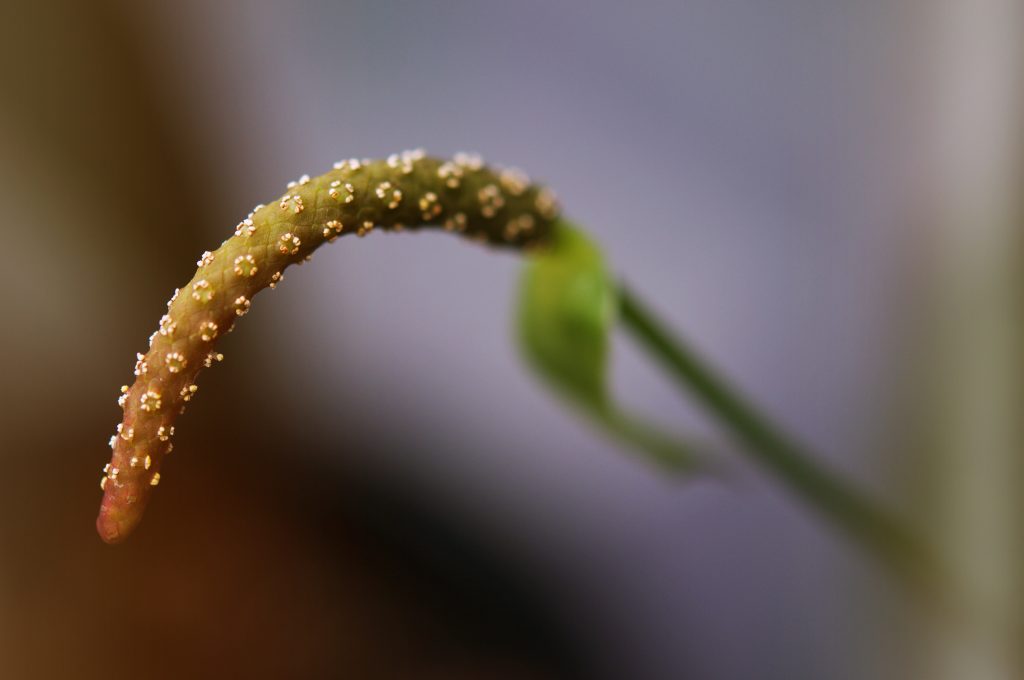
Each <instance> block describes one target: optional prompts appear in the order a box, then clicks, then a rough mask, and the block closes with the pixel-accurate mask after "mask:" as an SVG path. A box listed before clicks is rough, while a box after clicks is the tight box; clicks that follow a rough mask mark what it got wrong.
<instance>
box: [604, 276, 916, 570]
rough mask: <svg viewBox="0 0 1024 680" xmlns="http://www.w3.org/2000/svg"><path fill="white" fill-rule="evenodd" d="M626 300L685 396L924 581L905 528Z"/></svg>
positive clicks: (851, 530)
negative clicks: (697, 401)
mask: <svg viewBox="0 0 1024 680" xmlns="http://www.w3.org/2000/svg"><path fill="white" fill-rule="evenodd" d="M619 300H620V305H621V307H620V312H621V319H622V321H623V322H624V324H625V326H626V328H628V329H629V330H630V331H631V332H632V333H633V335H634V336H635V337H636V339H638V340H639V341H640V343H641V344H642V345H643V346H644V347H645V348H646V349H647V350H648V351H649V352H650V353H651V354H652V355H653V356H654V357H655V358H656V359H657V360H658V361H660V362H661V364H662V365H663V366H665V367H666V368H667V369H669V371H670V372H671V375H672V377H673V378H674V379H675V382H676V385H677V386H678V387H679V388H680V389H682V390H685V391H687V392H690V393H692V394H693V395H695V396H696V397H697V398H698V399H699V400H700V401H701V403H702V404H703V405H704V406H705V407H706V408H707V409H708V410H709V411H710V412H711V413H713V414H714V416H715V417H716V418H717V419H718V420H719V422H720V423H721V424H722V425H724V426H725V427H726V428H727V429H728V430H729V431H730V432H731V433H732V434H733V435H734V436H735V437H736V439H738V440H739V441H740V442H742V443H743V444H744V445H745V448H744V451H745V452H746V453H748V454H749V455H751V456H752V457H753V458H754V459H755V460H756V461H757V462H758V463H759V464H761V465H762V466H763V467H765V468H767V469H768V470H769V471H770V472H772V473H773V474H775V476H776V477H778V478H779V479H780V480H781V481H782V482H783V483H785V484H786V485H787V486H788V487H789V488H790V489H792V490H793V491H795V492H796V493H797V494H798V495H799V496H801V497H802V498H803V500H804V501H805V502H807V503H808V504H809V505H810V506H811V507H813V508H815V509H816V510H818V511H819V512H821V513H822V514H823V515H825V516H826V517H827V518H828V519H829V520H831V521H832V522H834V523H835V524H836V525H838V526H839V527H840V528H842V529H844V530H845V531H846V532H847V533H848V534H849V535H851V536H852V537H853V538H855V539H856V540H858V541H859V542H860V543H862V544H863V545H865V546H866V547H868V548H869V549H871V550H872V552H874V553H875V554H876V555H878V556H879V557H881V558H882V559H883V560H884V561H885V562H886V563H887V564H888V565H889V566H892V567H894V568H896V570H897V571H898V572H900V573H901V574H903V575H906V576H909V575H915V576H920V572H921V569H922V568H923V567H924V566H925V564H926V563H927V559H926V553H925V550H924V548H923V546H921V545H920V544H919V543H918V541H917V539H916V538H915V537H914V536H913V535H912V534H911V533H910V532H909V531H908V529H907V528H906V527H904V526H903V525H902V524H901V523H900V522H899V521H897V520H896V519H895V518H894V517H892V516H891V515H889V514H888V513H887V512H885V511H884V510H882V509H881V508H879V507H877V506H876V505H874V504H873V503H872V502H871V501H870V500H869V499H868V498H866V497H865V496H863V495H862V494H861V493H860V492H858V491H857V490H855V489H854V488H852V487H851V486H849V485H848V484H847V483H846V482H845V481H843V480H842V479H841V478H839V477H838V476H836V475H834V474H833V473H831V472H829V471H828V470H826V469H825V468H823V467H821V466H820V465H819V464H818V463H816V462H815V461H814V456H812V455H811V454H810V453H808V451H807V450H806V449H805V448H803V447H802V446H800V445H799V444H797V443H796V442H795V441H794V440H792V439H791V438H789V437H788V436H786V435H785V434H784V433H782V432H781V431H780V430H779V429H778V428H776V427H775V426H773V425H772V424H771V423H770V422H769V420H768V419H767V418H766V417H764V416H762V415H761V414H759V413H758V412H757V410H756V409H755V408H754V407H753V406H751V405H750V404H749V403H748V402H747V401H746V400H745V399H744V398H743V397H741V396H740V395H739V394H738V393H737V392H736V391H735V390H734V389H733V388H732V387H730V386H729V385H728V384H727V383H726V382H725V381H724V380H723V379H722V378H721V377H719V376H718V375H716V373H715V372H714V371H713V370H712V369H711V368H709V367H708V366H707V364H705V363H704V362H703V361H701V360H700V359H699V358H697V356H696V354H695V353H694V352H693V350H692V349H690V348H689V347H687V345H686V344H685V343H684V342H682V341H681V340H680V339H679V338H678V337H676V336H675V335H674V334H672V333H671V332H670V331H669V330H668V329H667V328H666V326H665V324H663V323H662V322H661V321H659V320H658V319H657V317H656V316H655V315H654V314H653V313H652V312H651V311H650V310H649V309H647V308H646V306H645V305H644V304H643V303H641V302H640V300H639V299H638V298H637V297H636V296H635V295H634V294H633V293H631V292H630V291H629V289H628V288H626V287H625V286H624V285H620V290H619Z"/></svg>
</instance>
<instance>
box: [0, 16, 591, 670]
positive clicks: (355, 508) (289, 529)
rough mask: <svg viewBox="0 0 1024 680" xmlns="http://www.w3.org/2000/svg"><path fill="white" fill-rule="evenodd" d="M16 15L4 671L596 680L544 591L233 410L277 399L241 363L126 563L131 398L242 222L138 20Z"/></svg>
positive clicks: (3, 58)
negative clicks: (167, 329)
mask: <svg viewBox="0 0 1024 680" xmlns="http://www.w3.org/2000/svg"><path fill="white" fill-rule="evenodd" d="M2 18H3V23H4V25H5V27H6V29H7V33H8V37H7V38H6V39H5V40H4V41H2V42H0V88H2V91H3V93H4V94H3V96H2V104H0V148H2V149H3V156H4V162H3V163H2V164H0V173H3V176H2V177H0V186H2V189H0V192H2V196H3V202H4V204H5V206H7V208H6V210H5V220H6V224H5V225H4V227H3V231H2V233H3V240H4V242H5V245H6V253H7V257H6V260H7V266H6V267H4V268H3V269H2V270H0V277H2V279H3V280H2V284H3V289H4V290H5V293H4V299H5V304H4V311H3V318H4V321H3V326H4V332H3V333H2V334H0V335H2V337H0V348H2V352H0V356H2V364H0V369H2V375H3V380H4V387H5V394H4V396H3V402H2V403H3V409H2V411H0V450H2V456H0V458H2V463H3V465H4V469H5V473H6V481H7V484H6V488H5V490H4V492H3V494H0V677H3V678H100V677H104V678H112V677H133V678H183V677H188V678H204V677H245V678H282V677H304V678H317V677H346V678H408V677H419V678H448V679H454V678H556V677H557V678H566V677H580V674H581V672H582V671H581V670H580V668H579V667H578V663H577V661H576V660H574V658H573V654H572V652H571V646H570V644H569V641H568V640H566V639H564V637H563V636H562V633H560V632H559V629H558V625H557V622H556V618H557V617H556V616H555V615H554V613H553V612H550V611H545V610H544V608H543V606H542V604H541V603H542V599H541V598H540V597H539V595H538V588H539V586H538V585H537V584H534V583H531V582H530V579H529V576H528V574H527V573H526V572H524V571H523V570H515V569H512V568H509V567H508V566H507V565H506V564H505V563H504V561H503V557H502V556H500V555H494V554H488V552H487V551H486V550H484V549H482V548H481V546H480V545H478V544H477V543H476V542H474V540H473V539H472V538H471V537H470V536H469V535H468V534H466V533H463V532H460V531H459V529H458V527H457V524H453V523H452V522H450V521H449V520H448V519H446V518H443V517H440V516H437V515H436V514H434V513H432V512H431V510H430V509H429V508H428V507H425V506H424V505H423V504H417V503H416V501H415V500H414V499H411V498H409V497H407V496H402V495H401V494H396V492H395V490H394V489H388V488H384V487H381V486H379V485H375V484H373V483H372V482H370V481H368V480H365V479H363V480H361V479H355V478H353V477H351V476H346V475H345V474H344V473H343V472H338V471H337V470H335V469H332V470H328V469H319V468H315V467H312V466H313V465H314V464H313V463H310V462H309V461H310V459H309V458H308V457H306V458H302V459H300V460H301V461H302V462H299V460H297V459H296V458H295V457H293V456H292V455H290V454H291V453H292V451H293V450H294V448H295V447H296V446H298V445H299V444H297V443H296V442H297V441H300V440H301V436H300V433H299V432H297V431H295V430H294V428H293V427H291V426H290V425H289V423H288V422H280V421H278V420H275V418H274V417H273V414H272V413H262V412H259V411H258V409H259V408H260V407H259V406H253V405H252V400H248V401H247V400H245V399H234V397H236V396H237V395H244V394H248V393H250V391H252V390H256V389H257V388H258V387H259V385H258V384H257V383H256V382H254V381H253V379H252V378H251V376H250V375H248V374H247V373H246V372H245V371H243V370H241V369H239V368H238V367H237V366H233V365H232V362H231V360H230V357H229V360H228V362H226V364H225V365H224V366H222V367H221V368H220V369H218V371H217V372H216V373H217V375H211V376H209V377H208V378H207V380H206V381H205V384H204V385H203V387H204V393H205V394H204V397H205V401H204V403H203V409H197V410H196V412H195V413H190V414H189V416H190V417H188V418H186V421H188V422H187V423H186V427H184V428H181V429H182V430H183V431H184V432H183V433H182V435H180V437H179V441H178V447H179V449H178V450H179V451H184V450H187V454H184V453H183V454H179V455H177V456H175V459H173V460H172V461H171V462H172V463H173V466H172V467H173V472H172V474H171V477H172V478H174V479H177V480H187V483H184V482H183V483H181V484H175V483H170V484H166V485H164V486H162V487H161V493H160V494H159V498H158V499H156V501H155V502H154V503H153V504H152V506H151V508H150V511H149V513H148V517H147V522H146V526H145V528H144V530H142V531H140V532H139V534H138V535H137V536H136V537H134V538H133V540H131V541H130V542H128V543H127V544H126V545H124V546H120V547H117V548H111V547H109V546H106V545H104V544H102V543H101V542H100V540H99V539H98V538H97V536H96V535H95V532H94V530H93V521H94V517H95V513H96V509H97V504H98V502H99V499H100V489H99V484H98V482H99V478H100V469H101V468H102V466H103V463H104V462H105V459H106V457H107V456H108V454H109V451H108V450H107V449H106V448H105V441H106V438H107V437H108V436H109V434H110V432H112V431H113V427H114V425H115V421H116V419H117V417H118V414H119V412H118V410H117V408H116V406H115V403H114V402H115V399H116V396H117V387H118V380H123V381H127V380H128V378H129V375H130V363H131V357H133V356H134V352H136V351H138V350H139V349H141V348H142V347H143V346H144V342H145V338H146V336H147V335H148V334H149V332H150V330H151V328H150V326H152V325H153V323H154V320H155V319H156V316H157V315H158V312H159V310H158V309H156V308H154V304H153V302H154V300H160V299H163V298H164V297H165V296H166V295H167V294H168V293H169V292H170V291H171V290H172V289H173V288H174V286H175V285H177V284H178V283H179V282H181V281H183V280H185V279H187V278H188V276H189V274H190V270H191V261H192V260H193V259H195V256H196V255H197V254H198V253H199V252H201V251H202V250H203V249H204V248H205V247H207V246H208V244H207V243H205V240H208V239H205V240H204V239H203V238H202V236H201V235H202V234H203V233H204V231H206V232H208V231H209V230H210V221H211V220H218V219H219V217H220V215H222V214H223V212H222V211H223V210H224V208H223V206H218V205H217V200H216V197H215V196H211V195H210V193H209V190H208V189H207V188H206V187H209V186H210V184H209V183H208V182H205V181H204V179H206V178H204V177H202V174H201V173H202V162H203V155H202V153H200V152H199V150H198V148H197V145H198V142H197V141H196V136H195V135H194V134H193V131H192V130H190V129H188V128H187V127H186V126H185V125H184V124H183V123H182V122H181V121H182V120H184V119H186V118H187V117H183V116H180V115H177V114H179V113H180V112H179V111H176V110H175V109H174V107H175V106H186V104H183V103H181V102H177V103H172V102H170V101H169V100H168V95H167V93H166V92H165V91H163V90H162V88H161V83H160V82H158V81H157V80H156V79H155V77H154V75H153V73H152V71H151V70H150V69H149V68H148V64H147V58H148V54H147V51H146V50H145V49H144V45H143V44H142V42H143V41H144V38H143V37H141V33H140V32H139V31H137V30H135V27H133V25H132V24H131V22H130V21H129V20H128V19H126V15H125V13H124V12H122V11H121V8H119V6H118V5H117V3H110V2H90V3H80V2H74V1H72V0H62V1H58V2H48V3H19V4H18V5H16V6H14V5H12V4H11V3H6V4H5V6H4V8H3V9H2ZM170 197H174V200H173V202H169V201H168V200H166V199H169V198H170ZM238 363H244V361H241V362H238ZM98 395H109V399H106V400H105V399H102V398H98ZM243 403H245V404H246V405H245V406H242V405H241V404H243ZM200 411H203V412H205V415H204V414H203V413H200ZM343 448H346V449H352V450H358V451H359V452H360V455H373V443H372V442H366V441H349V442H345V443H344V444H343ZM320 460H323V458H320Z"/></svg>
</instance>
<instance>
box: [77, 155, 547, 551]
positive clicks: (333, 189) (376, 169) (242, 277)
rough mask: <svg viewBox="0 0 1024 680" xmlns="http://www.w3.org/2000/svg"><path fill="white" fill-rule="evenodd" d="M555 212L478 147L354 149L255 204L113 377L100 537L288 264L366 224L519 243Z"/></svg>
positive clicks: (135, 498)
mask: <svg viewBox="0 0 1024 680" xmlns="http://www.w3.org/2000/svg"><path fill="white" fill-rule="evenodd" d="M557 216H558V205H557V203H556V200H555V198H554V195H553V194H552V193H551V192H550V190H548V189H546V188H543V187H539V186H537V185H535V184H532V183H531V182H530V180H529V179H528V178H527V177H526V176H525V175H524V174H523V173H521V172H519V171H517V170H509V169H505V170H500V169H492V168H489V167H487V166H485V165H484V164H483V162H482V161H481V160H480V157H479V156H476V155H470V154H456V156H455V157H454V158H453V159H451V160H441V159H436V158H430V157H427V156H426V155H425V154H424V152H423V151H406V152H404V153H401V154H394V155H392V156H390V157H388V158H387V159H386V160H382V161H367V160H357V159H350V160H347V161H340V162H338V163H335V164H334V169H333V170H331V171H330V172H328V173H326V174H324V175H321V176H320V177H314V178H310V177H309V176H308V175H303V176H302V177H301V178H300V179H299V180H298V181H296V182H291V183H289V185H288V192H287V193H286V194H284V195H283V196H281V197H280V198H279V199H277V200H275V201H274V202H272V203H270V204H268V205H258V206H256V208H254V209H253V211H252V212H251V213H250V214H249V216H248V217H246V218H245V219H244V220H242V221H241V222H240V223H239V224H238V226H237V227H236V228H235V233H234V235H233V236H231V237H230V238H228V240H226V241H224V243H223V244H221V247H220V248H218V249H217V250H215V251H213V252H206V253H203V255H202V257H201V258H200V259H199V262H197V265H198V267H199V269H198V271H197V272H196V274H195V276H194V277H193V278H192V280H191V281H189V282H188V283H187V284H186V285H185V287H184V288H181V289H180V290H176V291H175V292H174V296H173V297H172V298H171V300H170V302H169V303H168V305H167V306H168V310H167V314H165V315H164V316H163V317H162V318H161V319H160V325H159V328H158V329H157V330H156V332H154V333H153V335H152V336H150V345H149V351H148V352H146V354H139V355H138V361H137V362H136V364H135V375H136V379H135V383H134V384H133V385H131V386H130V387H129V386H127V385H126V386H124V387H122V388H121V392H122V394H121V396H120V398H119V399H118V403H119V404H120V405H121V406H122V407H123V409H124V420H123V422H122V423H121V424H120V425H118V428H117V433H116V434H115V435H114V436H113V437H112V438H111V440H110V443H111V447H112V448H113V456H112V458H111V460H110V463H109V464H108V465H107V466H106V467H105V468H104V471H103V478H102V479H101V480H100V486H101V487H102V488H103V490H104V496H103V502H102V505H101V506H100V512H99V517H97V519H96V528H97V530H98V531H99V534H100V536H101V537H102V538H103V540H104V541H106V542H108V543H117V542H119V541H121V540H124V539H125V538H126V537H127V536H128V535H129V534H130V533H131V532H132V530H133V529H134V528H135V527H136V526H137V525H138V523H139V520H140V519H141V518H142V513H143V511H144V509H145V507H146V503H147V501H148V500H149V496H150V494H151V493H152V491H153V487H155V486H156V485H157V484H158V483H159V482H160V469H161V466H162V464H163V460H164V457H165V456H166V455H167V454H168V453H170V451H171V447H172V444H171V442H170V439H171V436H172V435H173V434H174V422H175V420H176V418H177V416H178V415H179V414H180V413H182V412H184V409H185V404H186V403H187V402H188V401H190V400H191V399H192V397H193V396H194V395H195V393H196V391H197V389H198V388H197V386H196V384H195V381H196V376H197V375H198V373H199V371H200V370H201V369H202V368H204V367H209V366H211V365H212V364H213V363H215V362H217V361H220V360H221V359H223V356H222V355H221V354H219V353H218V352H217V351H216V343H217V339H218V338H219V337H220V336H221V335H223V334H224V333H226V332H228V331H230V330H231V328H232V327H233V326H234V324H235V322H236V321H237V320H238V319H239V318H240V317H242V316H244V315H245V314H246V312H248V311H249V307H250V305H251V302H252V298H253V297H254V296H255V295H256V293H258V292H259V291H261V290H263V289H264V288H268V287H269V288H274V287H276V286H277V284H278V283H280V281H281V280H282V278H283V271H284V269H285V268H286V267H288V266H289V265H291V264H295V263H298V262H302V261H303V260H305V259H308V258H309V257H310V256H311V255H312V253H313V251H314V250H316V249H317V248H318V247H320V246H321V245H322V244H324V243H329V242H332V241H334V240H335V239H336V238H338V237H339V236H345V235H348V234H356V235H358V236H365V235H366V234H368V233H369V232H370V231H372V230H374V229H378V228H380V229H390V230H392V231H401V230H402V229H403V228H407V229H418V228H421V227H443V228H444V229H445V230H447V231H452V232H456V233H459V234H462V235H464V236H467V237H469V238H473V239H475V240H479V241H482V242H486V243H491V244H495V245H501V246H512V247H525V246H529V245H531V244H534V243H536V242H538V241H540V240H542V239H544V238H545V237H546V236H547V235H548V233H549V232H550V231H551V227H552V224H553V221H554V220H555V218H556V217H557Z"/></svg>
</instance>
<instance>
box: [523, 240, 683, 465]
mask: <svg viewBox="0 0 1024 680" xmlns="http://www.w3.org/2000/svg"><path fill="white" fill-rule="evenodd" d="M618 309H619V298H618V287H617V286H616V284H615V281H614V280H613V279H612V277H611V275H610V274H609V272H608V270H607V268H606V266H605V262H604V256H603V255H602V254H601V250H600V248H598V246H597V244H595V243H594V242H593V241H591V240H590V239H589V238H587V236H586V235H585V234H584V233H583V232H582V231H581V230H579V229H578V228H576V227H574V226H572V225H570V224H569V223H568V222H566V221H564V220H560V221H559V222H558V223H556V225H555V228H554V229H553V233H552V237H551V241H550V243H549V244H548V245H547V246H546V247H545V248H543V249H542V250H539V251H537V252H535V253H534V254H532V255H531V257H530V258H529V260H528V263H527V265H526V268H525V271H524V273H523V279H522V285H521V289H520V300H519V338H520V344H521V346H522V350H523V353H524V355H525V357H526V359H527V362H528V363H529V364H530V365H531V366H532V367H533V368H534V370H535V371H536V372H537V373H538V374H539V375H540V376H541V378H542V379H543V380H544V381H545V382H546V383H547V384H548V385H550V386H551V387H552V388H553V389H554V390H555V391H556V392H558V393H559V394H561V395H562V396H563V397H564V398H566V399H567V400H569V401H570V402H572V403H574V404H575V405H576V406H577V407H579V408H581V409H582V410H583V411H584V412H585V413H587V414H589V415H590V416H591V417H592V418H593V419H594V420H595V422H597V423H598V424H599V425H601V426H602V428H603V429H604V430H605V431H606V432H607V433H609V434H610V435H612V436H613V437H615V438H616V439H618V440H619V441H621V442H622V443H624V444H627V445H629V446H631V447H633V448H635V449H637V450H638V451H640V452H642V453H644V454H646V455H647V456H648V457H649V458H650V459H651V460H652V461H654V462H656V463H658V464H659V465H662V466H664V467H667V468H670V469H672V470H677V471H678V470H691V469H693V468H694V467H696V465H697V464H698V456H697V454H696V452H695V447H693V446H691V445H689V444H687V443H684V442H681V441H679V440H678V439H676V438H675V437H673V436H672V435H668V434H665V433H663V432H661V431H659V430H658V429H657V428H655V427H653V426H651V425H649V424H647V423H644V422H642V421H640V420H638V419H637V418H635V417H633V416H631V415H629V414H626V413H624V412H623V411H622V410H621V409H620V408H619V407H618V406H617V405H616V404H615V401H614V399H612V397H611V396H610V395H609V390H608V380H607V367H608V356H609V352H610V350H611V331H612V329H613V328H614V325H615V322H616V319H617V317H618Z"/></svg>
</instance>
